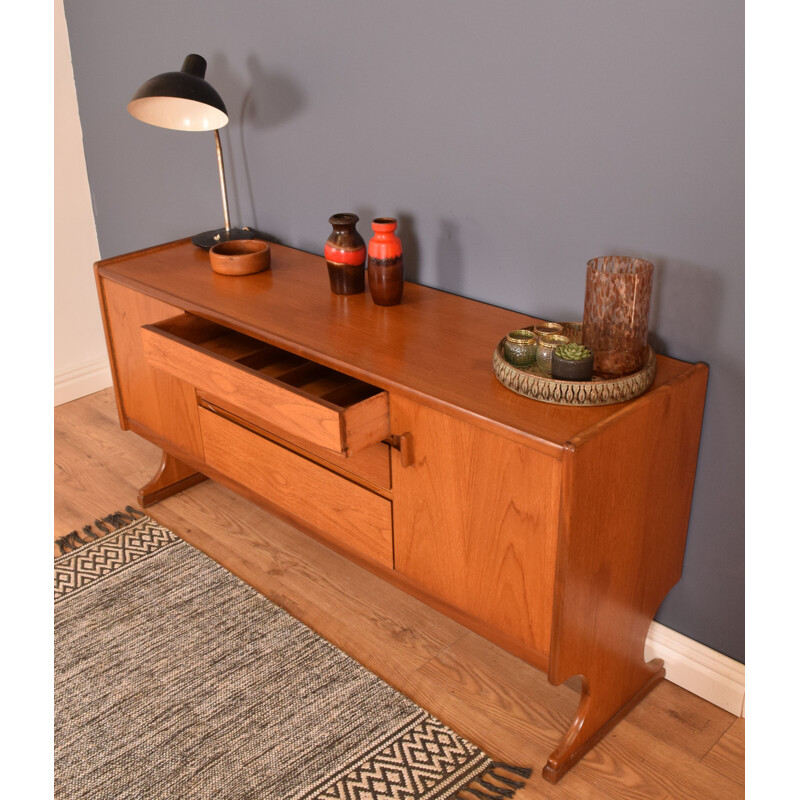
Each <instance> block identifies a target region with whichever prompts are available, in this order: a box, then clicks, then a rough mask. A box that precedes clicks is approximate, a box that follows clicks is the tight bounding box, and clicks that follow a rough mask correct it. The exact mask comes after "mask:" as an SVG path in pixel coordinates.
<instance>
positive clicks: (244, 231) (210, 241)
mask: <svg viewBox="0 0 800 800" xmlns="http://www.w3.org/2000/svg"><path fill="white" fill-rule="evenodd" d="M256 238H257V235H256V232H255V231H251V230H250V228H231V229H230V230H229V231H226V230H225V228H218V229H217V230H215V231H205V232H203V233H198V234H197V235H196V236H192V244H193V245H196V246H197V247H202V248H203V249H204V250H209V249H210V248H211V247H213V246H214V245H215V244H219V243H220V242H230V241H232V240H233V239H256Z"/></svg>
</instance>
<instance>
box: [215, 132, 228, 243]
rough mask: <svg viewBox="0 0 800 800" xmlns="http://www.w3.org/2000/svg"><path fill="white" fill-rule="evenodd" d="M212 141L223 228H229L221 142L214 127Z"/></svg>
mask: <svg viewBox="0 0 800 800" xmlns="http://www.w3.org/2000/svg"><path fill="white" fill-rule="evenodd" d="M214 141H215V143H216V145H217V165H218V167H219V185H220V189H222V212H223V214H224V215H225V230H226V231H230V229H231V218H230V216H229V214H228V192H227V190H226V189H225V167H224V165H223V163H222V142H220V140H219V131H218V130H216V129H214Z"/></svg>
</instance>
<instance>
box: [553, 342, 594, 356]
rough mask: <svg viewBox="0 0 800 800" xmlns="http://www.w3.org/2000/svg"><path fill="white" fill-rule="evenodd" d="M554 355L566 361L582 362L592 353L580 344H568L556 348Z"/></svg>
mask: <svg viewBox="0 0 800 800" xmlns="http://www.w3.org/2000/svg"><path fill="white" fill-rule="evenodd" d="M555 354H556V355H557V356H558V357H559V358H563V359H565V360H566V361H583V359H584V358H588V357H589V356H590V355H592V351H591V350H590V349H589V348H588V347H584V346H583V345H582V344H578V343H577V342H570V343H569V344H561V345H559V346H558V347H557V348H556V352H555Z"/></svg>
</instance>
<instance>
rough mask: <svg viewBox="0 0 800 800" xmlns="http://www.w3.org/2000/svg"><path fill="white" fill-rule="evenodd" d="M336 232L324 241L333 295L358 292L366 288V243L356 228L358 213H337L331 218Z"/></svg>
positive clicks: (330, 220)
mask: <svg viewBox="0 0 800 800" xmlns="http://www.w3.org/2000/svg"><path fill="white" fill-rule="evenodd" d="M328 222H330V224H331V226H332V227H333V231H332V232H331V235H330V236H329V237H328V239H327V241H326V242H325V262H326V263H327V265H328V277H329V278H330V281H331V291H332V292H333V293H334V294H359V293H360V292H363V291H364V272H365V270H364V263H365V261H366V260H367V246H366V244H365V242H364V240H363V239H362V238H361V234H359V232H358V231H357V230H356V223H357V222H358V217H357V216H356V215H355V214H334V215H333V216H332V217H331V218H330V219H329V220H328Z"/></svg>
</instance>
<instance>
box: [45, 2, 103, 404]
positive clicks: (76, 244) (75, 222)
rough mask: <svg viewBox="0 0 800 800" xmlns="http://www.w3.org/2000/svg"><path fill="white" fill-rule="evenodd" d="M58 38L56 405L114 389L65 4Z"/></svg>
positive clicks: (57, 22) (56, 27)
mask: <svg viewBox="0 0 800 800" xmlns="http://www.w3.org/2000/svg"><path fill="white" fill-rule="evenodd" d="M53 38H54V85H53V88H54V111H55V137H54V140H55V142H54V159H55V166H54V259H55V263H54V275H55V294H54V306H55V308H54V311H55V322H54V371H55V392H54V397H55V405H59V404H61V403H66V402H68V401H70V400H75V399H76V398H78V397H83V396H84V395H87V394H91V393H92V392H96V391H98V390H100V389H104V388H106V387H107V386H111V371H110V369H109V365H108V356H107V354H106V346H105V339H104V337H103V326H102V321H101V319H100V310H99V306H98V303H97V291H96V289H95V283H94V272H93V270H92V264H93V263H94V262H95V261H97V260H98V259H99V258H100V251H99V248H98V245H97V233H96V231H95V225H94V214H93V213H92V202H91V196H90V193H89V180H88V178H87V175H86V161H85V159H84V155H83V135H82V133H81V122H80V118H79V116H78V99H77V96H76V93H75V81H74V78H73V74H72V59H71V57H70V49H69V40H68V38H67V23H66V18H65V16H64V2H63V0H55V13H54V17H53Z"/></svg>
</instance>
